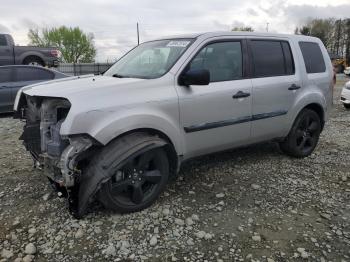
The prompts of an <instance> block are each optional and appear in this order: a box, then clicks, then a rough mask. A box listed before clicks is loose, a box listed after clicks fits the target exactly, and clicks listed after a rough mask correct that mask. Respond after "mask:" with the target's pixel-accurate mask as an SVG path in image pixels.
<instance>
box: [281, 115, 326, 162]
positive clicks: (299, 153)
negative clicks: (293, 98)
mask: <svg viewBox="0 0 350 262" xmlns="http://www.w3.org/2000/svg"><path fill="white" fill-rule="evenodd" d="M320 133H321V120H320V117H319V115H318V114H317V113H316V112H315V111H313V110H310V109H304V110H302V111H301V112H300V113H299V115H298V116H297V118H296V119H295V121H294V124H293V126H292V129H291V130H290V132H289V134H288V136H287V137H286V138H285V140H284V141H283V142H281V143H280V148H281V150H282V151H283V152H284V153H285V154H287V155H289V156H292V157H296V158H303V157H307V156H309V155H311V154H312V152H313V151H314V149H315V147H316V145H317V143H318V140H319V137H320Z"/></svg>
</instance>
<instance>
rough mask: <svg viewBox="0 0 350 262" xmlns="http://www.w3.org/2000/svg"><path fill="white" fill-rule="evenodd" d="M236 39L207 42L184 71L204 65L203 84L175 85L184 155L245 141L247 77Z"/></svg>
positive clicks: (248, 97) (248, 99)
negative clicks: (206, 77) (206, 76)
mask: <svg viewBox="0 0 350 262" xmlns="http://www.w3.org/2000/svg"><path fill="white" fill-rule="evenodd" d="M243 43H244V41H242V40H240V39H225V40H218V41H215V42H209V43H206V44H204V46H202V47H201V49H199V51H198V53H197V54H196V55H195V56H194V57H193V58H192V60H191V62H190V63H189V64H188V65H187V66H186V68H185V69H184V71H186V70H189V69H207V70H208V71H209V72H210V84H209V85H207V86H195V85H192V86H190V87H185V86H177V89H178V94H179V105H180V118H181V119H180V122H181V125H182V128H183V131H184V134H185V139H186V146H187V148H186V156H185V158H187V157H192V156H196V155H200V154H206V153H210V152H214V151H219V150H224V149H228V148H231V147H234V146H239V145H242V144H245V143H247V141H248V140H249V138H250V126H251V122H250V119H251V98H252V97H251V92H252V90H251V89H252V86H251V80H250V79H244V71H245V70H244V68H245V65H244V62H243V61H244V59H243V53H244V52H243V51H242V50H243V49H244V48H243Z"/></svg>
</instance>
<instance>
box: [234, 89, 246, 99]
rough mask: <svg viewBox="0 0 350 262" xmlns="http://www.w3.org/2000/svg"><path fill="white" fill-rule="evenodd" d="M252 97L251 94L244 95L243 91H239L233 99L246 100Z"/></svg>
mask: <svg viewBox="0 0 350 262" xmlns="http://www.w3.org/2000/svg"><path fill="white" fill-rule="evenodd" d="M248 96H250V93H244V92H243V91H238V92H237V93H236V94H235V95H233V96H232V98H233V99H238V98H244V97H248Z"/></svg>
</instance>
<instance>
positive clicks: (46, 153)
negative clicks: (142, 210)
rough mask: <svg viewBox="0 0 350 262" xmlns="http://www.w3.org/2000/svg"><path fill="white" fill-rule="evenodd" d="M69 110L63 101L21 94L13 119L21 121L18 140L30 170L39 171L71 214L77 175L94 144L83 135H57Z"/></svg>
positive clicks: (76, 187) (74, 201) (65, 101)
mask: <svg viewBox="0 0 350 262" xmlns="http://www.w3.org/2000/svg"><path fill="white" fill-rule="evenodd" d="M70 107H71V105H70V102H69V101H68V100H66V99H63V98H48V97H33V96H28V95H24V94H23V95H22V98H21V101H20V104H19V105H18V107H17V112H16V113H17V115H16V116H17V117H18V118H21V119H23V120H25V125H24V128H23V134H22V135H21V137H20V140H23V144H24V146H25V148H26V149H27V150H28V151H29V152H30V154H31V155H32V157H33V160H34V167H36V168H40V169H43V170H44V172H45V175H46V176H47V177H48V178H49V180H50V182H51V184H52V185H53V186H54V188H55V189H56V190H57V191H60V192H61V193H62V194H63V195H64V196H67V198H68V200H69V201H68V203H69V207H70V211H71V212H72V213H73V214H74V213H75V209H76V208H77V205H78V204H77V195H78V190H79V180H80V175H81V173H82V171H83V169H84V167H85V166H86V165H85V164H86V161H87V160H88V158H89V156H91V154H92V150H91V149H92V148H93V145H96V144H97V142H95V141H94V140H93V139H92V138H90V137H89V136H87V135H72V136H62V135H61V134H60V130H61V126H62V124H63V122H64V121H65V119H66V117H67V115H68V113H69V110H70Z"/></svg>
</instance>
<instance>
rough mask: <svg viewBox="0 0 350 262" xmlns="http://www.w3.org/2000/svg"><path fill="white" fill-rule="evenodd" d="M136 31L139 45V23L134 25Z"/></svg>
mask: <svg viewBox="0 0 350 262" xmlns="http://www.w3.org/2000/svg"><path fill="white" fill-rule="evenodd" d="M136 30H137V45H139V44H140V32H139V23H138V22H137V23H136Z"/></svg>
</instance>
